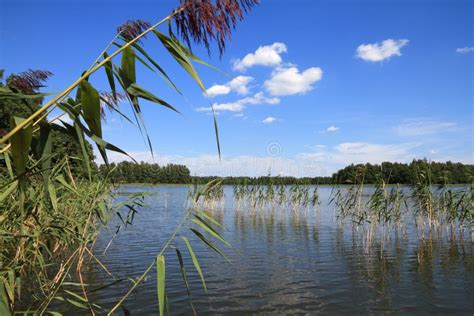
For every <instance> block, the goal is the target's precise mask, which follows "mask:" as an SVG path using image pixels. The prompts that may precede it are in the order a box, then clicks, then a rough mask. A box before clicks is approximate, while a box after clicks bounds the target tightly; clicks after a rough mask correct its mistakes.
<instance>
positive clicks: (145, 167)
mask: <svg viewBox="0 0 474 316" xmlns="http://www.w3.org/2000/svg"><path fill="white" fill-rule="evenodd" d="M110 167H111V169H113V171H112V172H111V173H110V174H109V177H110V178H111V180H112V181H114V182H118V183H150V184H158V183H169V184H191V183H196V184H204V183H207V182H209V181H211V180H212V179H215V178H216V177H215V176H209V177H198V176H191V173H190V171H189V169H188V168H187V167H186V166H183V165H177V164H168V165H165V166H160V165H158V164H149V163H144V162H141V163H138V164H137V163H132V162H127V161H124V162H120V163H118V164H114V163H113V164H111V165H110ZM109 170H110V169H109ZM99 173H100V174H101V175H102V176H105V175H106V174H107V173H108V169H107V168H106V167H105V166H104V165H101V166H99ZM420 173H423V174H424V175H425V176H427V177H430V181H431V183H433V184H456V183H472V182H473V181H474V165H471V164H469V165H468V164H462V163H454V162H450V161H448V162H445V163H441V162H428V161H427V160H413V161H412V162H411V163H409V164H405V163H392V162H383V163H381V164H369V163H367V164H351V165H349V166H347V167H345V168H343V169H341V170H339V171H337V172H335V173H334V174H333V175H332V176H328V177H304V178H296V177H280V176H271V175H269V176H263V177H225V178H224V179H223V184H350V183H360V182H362V181H363V182H364V183H367V184H370V183H376V182H377V181H380V180H381V179H383V181H385V182H386V183H400V184H413V183H416V179H417V176H419V175H420Z"/></svg>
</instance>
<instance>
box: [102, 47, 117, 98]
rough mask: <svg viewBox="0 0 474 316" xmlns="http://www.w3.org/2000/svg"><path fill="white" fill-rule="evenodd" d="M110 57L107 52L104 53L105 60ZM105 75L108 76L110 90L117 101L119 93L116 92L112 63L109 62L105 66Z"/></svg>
mask: <svg viewBox="0 0 474 316" xmlns="http://www.w3.org/2000/svg"><path fill="white" fill-rule="evenodd" d="M108 57H109V55H108V54H107V52H104V59H107V58H108ZM104 69H105V74H106V75H107V81H108V82H109V86H110V90H111V91H112V95H113V96H114V98H115V99H117V91H116V90H115V80H114V74H113V67H112V61H111V60H109V61H108V62H106V63H105V64H104Z"/></svg>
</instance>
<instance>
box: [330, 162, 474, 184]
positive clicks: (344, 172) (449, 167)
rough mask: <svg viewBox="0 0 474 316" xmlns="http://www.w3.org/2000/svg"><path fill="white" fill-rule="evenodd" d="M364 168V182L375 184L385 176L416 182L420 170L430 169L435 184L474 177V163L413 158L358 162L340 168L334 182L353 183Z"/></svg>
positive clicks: (452, 182) (404, 181) (400, 180)
mask: <svg viewBox="0 0 474 316" xmlns="http://www.w3.org/2000/svg"><path fill="white" fill-rule="evenodd" d="M361 169H363V170H364V182H365V183H370V184H374V183H377V181H378V179H380V178H383V179H384V180H385V181H386V182H387V183H400V184H416V183H417V174H418V173H419V171H420V170H427V169H429V170H430V174H431V182H432V183H433V184H445V183H451V184H456V183H471V182H472V181H473V179H474V165H468V164H462V163H454V162H451V161H448V162H445V163H443V162H428V161H427V160H413V161H412V162H411V163H410V164H404V163H397V162H383V163H382V164H380V165H373V164H369V163H367V164H358V165H354V164H352V165H350V166H347V167H345V168H344V169H341V170H339V171H338V172H336V173H335V174H333V176H332V182H333V183H334V184H344V183H352V182H353V180H354V179H355V178H356V177H357V173H358V172H359V171H360V170H361Z"/></svg>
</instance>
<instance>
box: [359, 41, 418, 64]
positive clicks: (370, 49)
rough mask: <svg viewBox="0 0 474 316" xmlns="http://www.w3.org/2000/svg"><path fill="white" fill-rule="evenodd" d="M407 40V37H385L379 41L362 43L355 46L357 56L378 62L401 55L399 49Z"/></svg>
mask: <svg viewBox="0 0 474 316" xmlns="http://www.w3.org/2000/svg"><path fill="white" fill-rule="evenodd" d="M408 42H409V41H408V40H407V39H400V40H394V39H386V40H384V41H382V42H381V43H380V42H377V43H373V44H362V45H359V47H357V57H359V58H361V59H363V60H367V61H372V62H378V61H382V60H385V59H388V58H390V57H392V56H401V55H402V53H401V52H400V49H401V48H402V47H403V46H405V45H407V44H408Z"/></svg>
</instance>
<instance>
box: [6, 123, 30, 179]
mask: <svg viewBox="0 0 474 316" xmlns="http://www.w3.org/2000/svg"><path fill="white" fill-rule="evenodd" d="M23 121H24V119H22V118H20V117H16V116H15V117H12V118H11V126H12V128H15V127H16V126H18V125H20V124H21V123H22V122H23ZM32 138H33V126H32V125H31V124H29V125H27V126H25V127H24V128H22V129H21V130H20V131H19V132H18V133H16V134H15V135H13V136H12V138H11V144H12V147H11V152H12V160H13V165H14V166H15V171H16V173H17V175H23V174H24V173H25V171H26V164H27V162H28V152H29V149H30V144H31V140H32Z"/></svg>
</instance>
